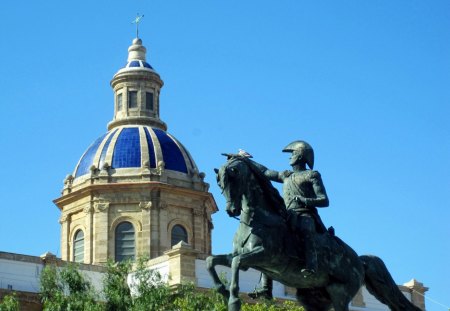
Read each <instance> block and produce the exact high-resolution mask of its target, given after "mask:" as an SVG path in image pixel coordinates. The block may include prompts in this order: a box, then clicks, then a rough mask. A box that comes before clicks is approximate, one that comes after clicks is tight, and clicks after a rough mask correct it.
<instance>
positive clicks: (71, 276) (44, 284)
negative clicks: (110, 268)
mask: <svg viewBox="0 0 450 311" xmlns="http://www.w3.org/2000/svg"><path fill="white" fill-rule="evenodd" d="M41 298H42V302H43V310H44V311H63V310H64V311H84V310H91V311H101V310H103V306H102V305H101V304H98V303H97V302H96V301H97V296H96V295H95V291H94V289H93V287H92V285H91V283H90V282H89V281H88V280H86V279H85V278H84V276H83V275H82V274H81V273H80V272H79V271H78V269H77V268H76V267H75V266H74V265H67V266H66V267H64V268H61V269H60V270H58V268H57V267H55V266H45V267H44V269H43V270H42V274H41Z"/></svg>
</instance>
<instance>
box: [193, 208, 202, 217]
mask: <svg viewBox="0 0 450 311" xmlns="http://www.w3.org/2000/svg"><path fill="white" fill-rule="evenodd" d="M193 213H194V215H195V216H203V215H204V214H205V212H204V211H203V210H202V209H199V208H196V209H194V210H193Z"/></svg>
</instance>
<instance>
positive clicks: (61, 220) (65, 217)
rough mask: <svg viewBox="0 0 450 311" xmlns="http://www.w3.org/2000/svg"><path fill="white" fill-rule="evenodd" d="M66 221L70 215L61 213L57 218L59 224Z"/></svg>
mask: <svg viewBox="0 0 450 311" xmlns="http://www.w3.org/2000/svg"><path fill="white" fill-rule="evenodd" d="M66 221H70V215H67V214H66V215H62V216H61V217H60V218H59V223H60V224H63V223H64V222H66Z"/></svg>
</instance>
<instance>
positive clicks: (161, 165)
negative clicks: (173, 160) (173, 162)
mask: <svg viewBox="0 0 450 311" xmlns="http://www.w3.org/2000/svg"><path fill="white" fill-rule="evenodd" d="M165 167H166V163H164V161H158V164H157V166H156V172H157V174H158V175H161V174H162V173H163V172H164V168H165Z"/></svg>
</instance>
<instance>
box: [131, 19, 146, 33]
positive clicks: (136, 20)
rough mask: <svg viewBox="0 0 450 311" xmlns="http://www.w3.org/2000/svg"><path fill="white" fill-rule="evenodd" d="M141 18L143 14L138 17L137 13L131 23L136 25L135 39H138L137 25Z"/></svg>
mask: <svg viewBox="0 0 450 311" xmlns="http://www.w3.org/2000/svg"><path fill="white" fill-rule="evenodd" d="M143 17H144V14H142V15H139V13H137V15H136V18H135V19H134V20H133V21H132V22H131V23H132V24H136V38H139V23H140V22H141V19H142V18H143Z"/></svg>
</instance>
